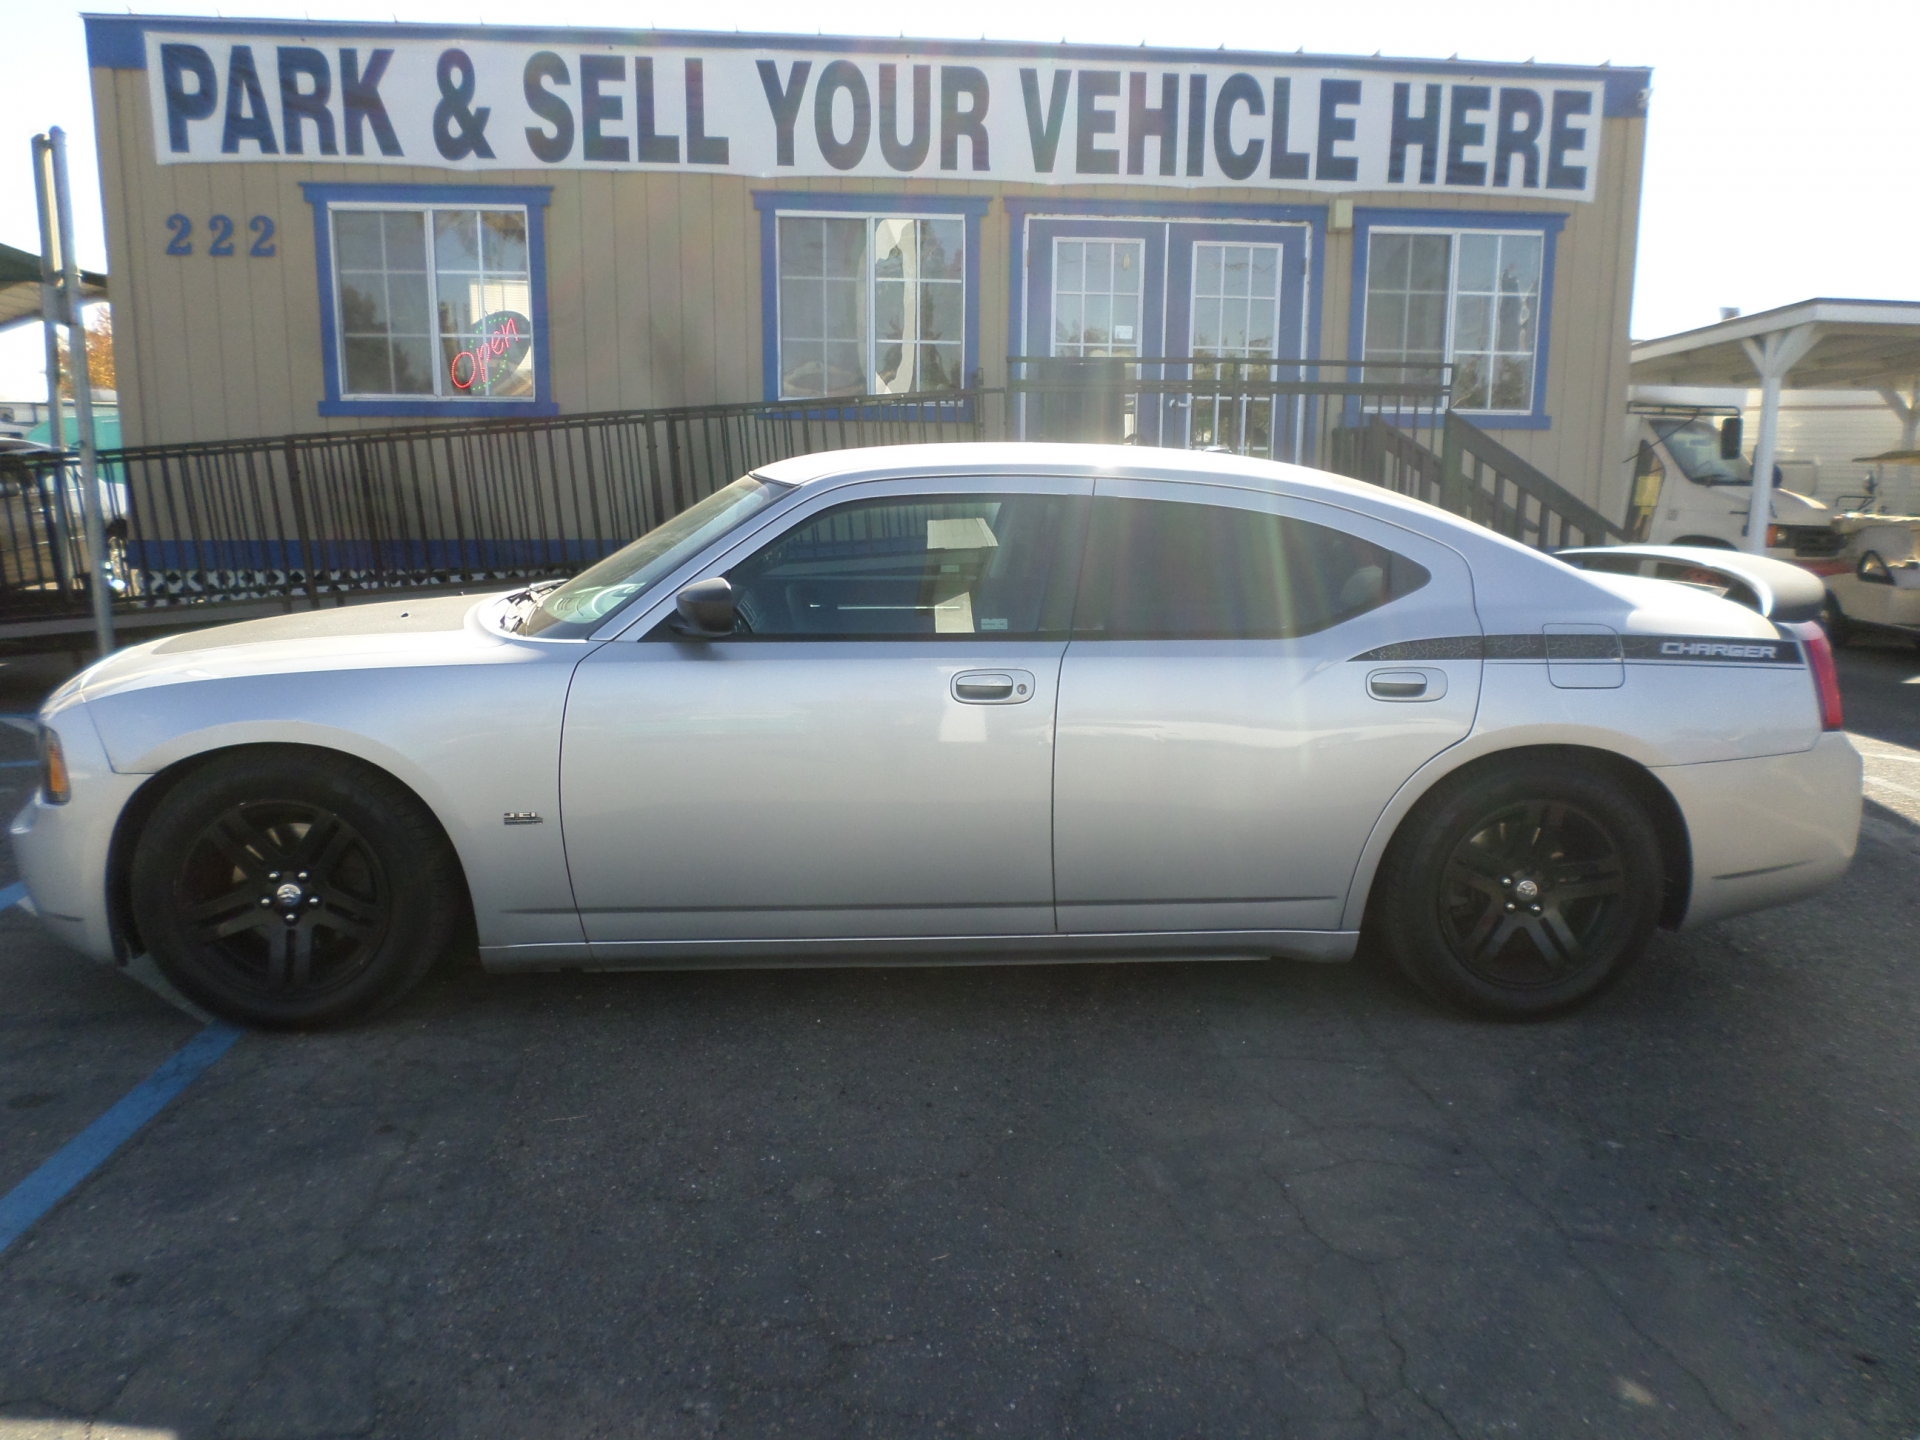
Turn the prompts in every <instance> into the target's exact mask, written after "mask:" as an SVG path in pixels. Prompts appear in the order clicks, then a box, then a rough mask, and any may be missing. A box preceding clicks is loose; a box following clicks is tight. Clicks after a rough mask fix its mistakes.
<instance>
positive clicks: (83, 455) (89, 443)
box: [33, 125, 113, 656]
mask: <svg viewBox="0 0 1920 1440" xmlns="http://www.w3.org/2000/svg"><path fill="white" fill-rule="evenodd" d="M33 153H34V160H35V167H34V168H35V171H36V173H38V172H39V170H40V168H41V166H43V165H46V166H49V168H51V170H52V172H53V211H54V215H53V219H54V223H55V227H56V229H57V232H58V243H59V250H58V254H59V258H60V270H61V285H60V288H61V290H62V292H63V294H62V296H61V298H62V300H63V301H64V304H65V309H66V317H65V319H66V326H67V364H68V368H69V370H70V372H71V374H72V377H73V418H74V421H75V423H76V425H77V427H78V429H79V431H80V439H79V450H80V516H81V530H82V534H83V535H84V536H85V540H86V543H85V547H84V548H85V550H86V557H87V591H88V593H89V595H91V596H92V599H93V638H94V646H95V648H96V649H98V650H99V652H100V653H101V654H102V655H103V656H104V655H111V654H112V653H113V595H112V591H111V589H110V587H109V586H108V584H107V534H106V530H107V527H106V521H105V519H104V518H103V517H102V515H101V513H100V467H99V460H98V454H99V451H98V447H97V446H96V445H95V443H94V430H93V377H92V375H91V373H90V368H89V366H88V364H87V325H86V317H85V315H84V314H83V313H82V308H81V303H80V261H79V258H78V257H77V256H76V255H75V254H74V252H73V196H72V194H71V191H70V187H69V185H68V183H67V136H66V132H65V131H64V130H62V129H61V128H60V127H59V126H58V125H55V126H54V127H53V128H52V129H50V130H48V131H47V133H46V134H45V135H44V136H39V135H36V136H35V137H34V140H33ZM40 225H41V236H40V253H41V255H42V256H45V255H46V254H47V253H48V248H49V242H50V241H51V240H52V239H53V238H54V237H52V236H49V235H48V234H47V233H46V229H47V215H46V210H45V207H44V206H43V207H42V210H41V218H40ZM43 265H44V261H43ZM43 273H44V271H43ZM44 295H45V292H44V289H43V291H42V296H43V299H44ZM54 390H55V399H56V400H57V399H58V385H57V384H56V385H55V387H54ZM54 422H55V423H56V424H59V425H60V427H61V441H62V443H63V446H64V442H65V439H66V433H65V431H66V426H65V422H64V420H63V418H62V417H61V415H60V412H59V410H58V409H57V408H56V409H55V411H54Z"/></svg>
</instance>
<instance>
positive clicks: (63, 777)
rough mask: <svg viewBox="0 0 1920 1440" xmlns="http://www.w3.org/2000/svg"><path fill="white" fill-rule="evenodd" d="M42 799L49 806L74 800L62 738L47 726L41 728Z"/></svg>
mask: <svg viewBox="0 0 1920 1440" xmlns="http://www.w3.org/2000/svg"><path fill="white" fill-rule="evenodd" d="M40 798H41V799H42V800H44V801H45V802H46V803H47V804H49V805H64V804H66V803H67V801H69V800H70V799H72V798H73V786H72V785H71V784H70V783H69V782H68V780H67V757H66V754H65V752H63V751H62V750H61V749H60V737H59V736H58V735H56V734H54V733H53V731H52V730H51V729H49V728H48V727H47V726H45V725H42V726H41V727H40Z"/></svg>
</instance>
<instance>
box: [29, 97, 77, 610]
mask: <svg viewBox="0 0 1920 1440" xmlns="http://www.w3.org/2000/svg"><path fill="white" fill-rule="evenodd" d="M52 158H53V147H52V146H51V145H49V144H48V143H47V139H46V137H45V136H44V135H36V136H34V137H33V190H34V199H35V201H36V202H37V208H36V211H35V213H36V214H38V216H39V217H40V330H41V333H42V334H43V335H44V336H45V338H46V351H47V444H48V445H50V446H51V447H52V448H53V449H55V450H65V449H66V448H67V417H66V413H65V410H64V407H62V405H61V404H60V341H59V337H58V334H57V332H56V331H55V329H54V327H55V326H57V325H58V324H59V323H60V280H59V260H58V258H57V256H56V254H55V251H54V232H55V222H54V218H53V186H52V184H51V183H50V181H49V179H48V174H47V171H48V167H49V165H50V164H51V163H52ZM51 483H52V485H53V495H52V501H53V517H52V518H53V579H54V583H55V584H56V585H58V586H59V587H60V590H61V593H62V594H65V593H66V589H67V583H68V582H67V577H68V575H69V574H70V573H71V566H72V565H73V547H72V543H71V541H69V539H68V538H67V472H66V467H65V466H64V465H63V466H61V467H60V469H59V470H58V471H57V472H55V473H54V475H53V476H52V480H51Z"/></svg>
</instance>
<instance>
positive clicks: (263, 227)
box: [166, 215, 273, 260]
mask: <svg viewBox="0 0 1920 1440" xmlns="http://www.w3.org/2000/svg"><path fill="white" fill-rule="evenodd" d="M167 229H168V230H169V231H171V232H172V235H173V238H172V239H170V240H168V241H167V248H166V253H167V254H169V255H191V254H193V221H191V220H189V219H188V218H187V217H186V216H184V215H169V216H168V217H167ZM207 229H208V231H209V232H210V233H211V234H212V237H213V238H212V241H211V243H210V244H209V245H208V246H207V254H209V255H212V256H215V257H217V258H219V259H225V258H226V257H227V256H229V255H232V254H235V253H237V252H236V251H235V250H234V243H235V242H234V238H233V219H232V217H231V216H227V215H210V216H208V217H207ZM247 229H248V230H250V231H252V232H253V243H252V244H251V245H249V246H248V247H247V254H249V255H251V256H255V257H257V258H259V259H262V260H266V259H271V258H272V256H273V221H272V220H271V219H270V218H269V217H267V216H265V215H256V216H254V217H253V218H252V219H251V220H249V221H247Z"/></svg>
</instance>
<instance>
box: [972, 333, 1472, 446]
mask: <svg viewBox="0 0 1920 1440" xmlns="http://www.w3.org/2000/svg"><path fill="white" fill-rule="evenodd" d="M1007 375H1008V380H1007V414H1008V423H1009V424H1010V425H1011V426H1012V428H1013V431H1014V433H1015V435H1017V436H1018V437H1019V438H1022V439H1029V440H1089V441H1104V442H1108V443H1122V444H1132V445H1153V446H1160V447H1168V448H1173V449H1190V450H1206V449H1223V450H1231V451H1233V452H1234V453H1235V454H1239V455H1256V456H1260V457H1261V458H1263V459H1268V460H1281V461H1286V462H1288V463H1291V464H1295V465H1310V466H1313V467H1314V468H1316V469H1323V470H1326V469H1339V468H1340V465H1339V462H1340V461H1341V460H1342V459H1343V458H1345V456H1346V453H1347V452H1346V451H1345V450H1344V449H1343V448H1342V447H1343V445H1345V444H1346V443H1347V437H1348V436H1349V434H1350V433H1351V432H1353V431H1355V430H1358V429H1364V428H1365V427H1367V426H1368V425H1369V424H1370V423H1371V422H1373V421H1375V420H1385V421H1389V422H1391V424H1392V425H1393V426H1394V427H1395V428H1397V429H1400V430H1402V431H1404V432H1405V433H1406V434H1407V435H1409V436H1410V437H1412V438H1413V439H1414V440H1415V441H1417V442H1419V443H1422V444H1426V445H1428V446H1430V447H1437V446H1438V444H1439V440H1440V432H1441V428H1442V426H1443V424H1444V422H1445V419H1446V414H1447V395H1448V390H1449V387H1450V385H1451V383H1452V382H1451V367H1450V366H1447V365H1444V364H1403V363H1400V362H1398V361H1395V362H1392V363H1385V362H1380V361H1358V360H1338V361H1334V360H1324V361H1321V360H1287V361H1272V360H1258V359H1256V360H1246V359H1234V358H1210V357H1205V356H1201V357H1192V356H1144V357H1133V356H1088V357H1071V358H1069V357H1059V356H1037V355H1013V356H1009V357H1008V359H1007Z"/></svg>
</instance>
